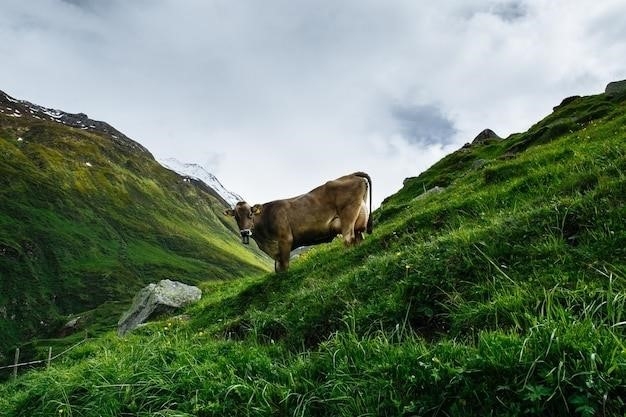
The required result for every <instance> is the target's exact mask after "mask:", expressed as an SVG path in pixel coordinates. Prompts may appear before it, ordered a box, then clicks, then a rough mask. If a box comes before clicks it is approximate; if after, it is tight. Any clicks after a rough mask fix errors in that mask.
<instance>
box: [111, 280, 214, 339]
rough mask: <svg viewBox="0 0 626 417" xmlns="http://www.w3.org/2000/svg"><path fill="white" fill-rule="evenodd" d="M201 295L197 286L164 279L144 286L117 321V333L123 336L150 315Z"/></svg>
mask: <svg viewBox="0 0 626 417" xmlns="http://www.w3.org/2000/svg"><path fill="white" fill-rule="evenodd" d="M200 297H202V291H201V290H200V289H199V288H198V287H194V286H192V285H186V284H183V283H181V282H177V281H170V280H169V279H164V280H162V281H160V282H159V283H158V284H150V285H148V286H147V287H144V288H143V289H142V290H141V291H139V292H138V293H137V295H135V298H133V303H132V305H131V307H130V308H129V309H128V310H127V311H126V312H125V313H124V314H122V317H121V318H120V320H119V321H118V323H117V334H118V335H119V336H123V335H125V334H126V333H128V332H130V331H131V330H134V329H136V328H137V327H139V325H140V324H141V323H143V322H144V321H146V320H147V319H148V318H150V316H153V315H156V314H161V313H165V312H169V311H172V310H174V309H177V308H180V307H183V306H185V305H189V304H193V303H195V302H197V301H198V300H199V299H200Z"/></svg>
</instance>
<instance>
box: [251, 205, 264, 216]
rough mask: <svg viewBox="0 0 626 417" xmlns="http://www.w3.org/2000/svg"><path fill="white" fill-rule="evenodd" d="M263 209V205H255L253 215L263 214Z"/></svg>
mask: <svg viewBox="0 0 626 417" xmlns="http://www.w3.org/2000/svg"><path fill="white" fill-rule="evenodd" d="M261 207H263V206H262V205H261V204H255V205H254V206H252V214H254V215H257V214H259V213H261Z"/></svg>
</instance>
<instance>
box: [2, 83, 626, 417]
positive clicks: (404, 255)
mask: <svg viewBox="0 0 626 417" xmlns="http://www.w3.org/2000/svg"><path fill="white" fill-rule="evenodd" d="M613 88H614V87H613ZM609 93H610V94H605V93H603V94H597V95H593V96H587V97H577V98H573V99H568V100H564V101H563V102H562V103H561V104H559V105H558V106H556V107H555V109H554V111H553V112H552V113H551V114H549V115H547V116H546V117H545V118H544V119H542V120H540V121H538V122H537V123H536V124H535V125H533V126H532V127H531V128H530V129H529V130H528V131H526V132H521V133H516V134H513V135H510V136H508V137H506V138H500V137H498V136H497V135H491V134H489V135H485V136H486V137H484V138H481V140H478V141H476V143H468V145H465V146H463V147H462V148H460V149H458V150H457V151H455V152H453V153H451V154H450V155H448V156H446V157H445V158H443V159H442V160H440V161H439V162H437V163H436V164H434V165H433V166H432V167H430V168H429V169H427V170H426V171H424V172H421V173H416V176H415V177H412V178H407V179H406V181H405V183H404V186H403V188H402V189H401V190H400V191H399V192H398V193H396V194H394V195H392V196H389V197H388V198H387V199H386V200H385V202H384V203H383V204H382V206H381V207H380V208H379V209H378V210H376V211H375V212H374V215H375V224H374V232H373V234H371V235H368V236H366V239H365V240H364V241H363V242H362V244H361V245H359V246H356V247H351V248H344V247H343V245H342V243H341V242H340V241H339V240H335V241H334V242H331V243H329V244H324V245H319V246H317V247H315V248H313V249H311V250H310V251H307V252H306V253H305V254H303V255H301V256H300V257H299V258H298V259H297V260H295V261H294V262H293V264H292V266H291V268H290V270H289V272H288V273H285V274H266V275H250V276H244V277H242V278H241V279H238V280H222V281H212V282H203V283H200V284H199V285H200V286H201V288H202V289H203V291H204V294H205V296H203V298H202V300H201V301H200V302H199V303H198V304H196V305H194V306H192V307H189V308H187V309H186V310H185V313H184V315H181V316H177V317H164V318H163V319H162V320H160V321H155V322H153V323H151V324H149V325H147V326H145V327H143V328H142V329H140V330H138V331H137V332H135V333H133V334H131V335H130V336H129V337H128V338H125V339H120V338H118V337H117V336H116V335H115V334H114V333H113V332H111V333H108V334H106V335H103V336H102V337H98V338H93V339H91V340H87V341H84V342H83V343H82V344H81V345H80V346H78V347H76V348H75V349H74V350H71V351H70V352H68V353H66V354H64V355H63V356H62V357H61V358H60V359H59V360H58V361H55V362H53V364H52V366H51V367H50V369H45V368H43V367H42V368H41V369H39V370H37V371H31V372H26V371H24V372H21V373H20V376H18V378H17V380H15V381H10V382H7V383H4V384H0V409H1V410H3V411H4V412H5V414H6V415H7V416H9V417H12V416H22V415H24V416H26V415H27V416H49V415H69V414H72V415H81V416H86V417H90V416H94V417H95V416H116V415H172V416H173V415H179V416H223V415H229V416H269V415H278V416H292V415H298V416H364V415H380V416H453V417H456V416H484V415H497V416H505V417H514V416H520V415H524V416H542V415H550V416H580V417H585V416H596V415H597V416H622V415H623V413H624V410H625V409H626V404H625V401H626V400H625V399H626V384H625V381H626V349H625V347H626V209H625V208H626V150H625V146H624V144H625V143H626V91H623V90H622V91H617V92H616V91H615V90H613V89H611V90H610V91H609ZM468 139H470V140H471V138H468ZM468 142H469V141H468ZM375 181H376V179H375V178H374V182H375ZM44 346H45V345H43V346H42V349H41V352H40V357H43V358H45V357H46V355H47V349H43V347H44ZM58 351H59V352H61V351H62V349H59V350H58ZM56 352H57V350H55V353H56ZM6 362H7V361H5V363H6Z"/></svg>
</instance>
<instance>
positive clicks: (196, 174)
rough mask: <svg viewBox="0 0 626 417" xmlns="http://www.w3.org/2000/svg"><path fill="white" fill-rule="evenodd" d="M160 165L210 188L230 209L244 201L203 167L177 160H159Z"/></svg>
mask: <svg viewBox="0 0 626 417" xmlns="http://www.w3.org/2000/svg"><path fill="white" fill-rule="evenodd" d="M159 163H160V164H161V165H163V166H164V167H165V168H168V169H171V170H172V171H174V172H176V173H178V174H179V175H181V176H183V177H185V178H186V179H187V180H189V181H196V182H201V183H204V184H205V185H206V186H207V187H208V189H207V191H208V192H209V193H212V194H213V195H214V196H215V197H217V198H218V199H221V200H222V201H223V202H224V204H226V205H227V206H229V207H233V206H234V205H235V204H237V202H238V201H243V198H242V197H241V196H240V195H239V194H235V193H233V192H232V191H229V190H227V189H226V188H224V186H223V185H222V183H221V182H220V181H219V180H218V179H217V177H215V175H213V174H211V173H210V172H209V171H207V170H206V169H205V168H204V167H203V166H201V165H198V164H193V163H185V162H180V161H179V160H177V159H176V158H166V159H162V160H159Z"/></svg>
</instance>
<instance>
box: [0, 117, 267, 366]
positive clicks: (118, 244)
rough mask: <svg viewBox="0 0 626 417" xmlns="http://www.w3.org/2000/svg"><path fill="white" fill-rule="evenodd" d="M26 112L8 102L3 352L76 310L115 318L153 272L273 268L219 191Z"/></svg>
mask: <svg viewBox="0 0 626 417" xmlns="http://www.w3.org/2000/svg"><path fill="white" fill-rule="evenodd" d="M13 106H15V105H13ZM25 113H26V112H25V111H22V114H23V115H22V116H21V117H15V115H8V114H4V113H0V286H1V287H0V306H2V307H1V308H0V358H2V360H1V361H0V363H4V362H5V359H6V358H3V357H2V354H3V353H4V354H5V356H6V353H7V352H8V351H12V350H13V349H15V347H16V346H17V345H18V344H19V343H20V342H23V341H26V340H30V339H33V338H41V337H47V336H52V335H54V334H55V332H56V331H58V329H59V328H60V327H61V326H62V325H63V324H64V323H65V322H67V320H68V314H78V313H81V318H82V325H83V326H85V325H87V324H88V323H86V321H88V320H87V319H88V318H89V317H92V318H93V317H94V316H96V315H97V314H96V315H95V314H91V316H90V315H89V314H88V313H85V312H86V311H87V310H92V309H94V308H97V307H99V306H101V307H103V308H104V311H105V312H106V313H102V314H99V315H97V316H98V321H99V323H100V324H103V325H115V324H116V322H117V319H118V318H119V316H120V314H121V311H123V310H122V309H123V308H125V303H127V302H128V299H129V297H132V295H134V293H135V292H136V291H137V290H138V289H139V288H141V287H142V286H144V285H146V284H147V283H149V282H156V281H158V280H160V279H164V278H170V279H176V280H180V281H184V282H187V283H197V282H200V281H206V280H224V279H233V278H239V277H242V276H246V275H249V274H254V273H257V272H260V271H264V270H268V269H269V262H268V261H267V260H264V259H263V258H262V257H260V256H258V254H257V255H255V254H253V253H251V252H249V251H247V250H245V249H244V248H243V247H242V245H241V244H240V242H239V239H238V236H237V234H236V233H233V232H234V230H233V227H232V226H231V225H230V224H229V222H226V221H225V220H224V219H223V218H222V217H223V216H222V215H221V211H222V210H223V206H222V205H221V203H219V201H218V200H216V199H215V198H214V197H212V196H210V195H209V194H207V193H205V192H203V191H201V190H199V189H198V188H197V187H194V186H193V185H192V184H190V183H189V182H185V181H183V179H182V178H181V177H180V176H178V175H176V174H174V173H173V172H171V171H169V170H166V169H164V168H163V167H161V166H160V165H159V164H158V163H157V162H156V161H155V160H154V159H153V158H152V156H151V155H150V154H149V153H148V152H147V151H146V150H145V149H143V148H142V147H140V146H134V144H133V143H131V142H130V141H122V140H120V139H119V138H117V137H116V136H112V135H110V134H105V133H102V132H96V131H88V130H81V129H78V128H73V127H69V126H66V125H64V124H62V123H55V122H52V121H46V120H42V119H37V118H35V117H33V116H32V115H31V116H30V117H29V116H27V115H26V114H25ZM104 303H106V304H104ZM103 304H104V306H103ZM92 321H93V320H92ZM91 324H92V325H93V323H91ZM23 349H24V348H23ZM23 351H24V350H23Z"/></svg>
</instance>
